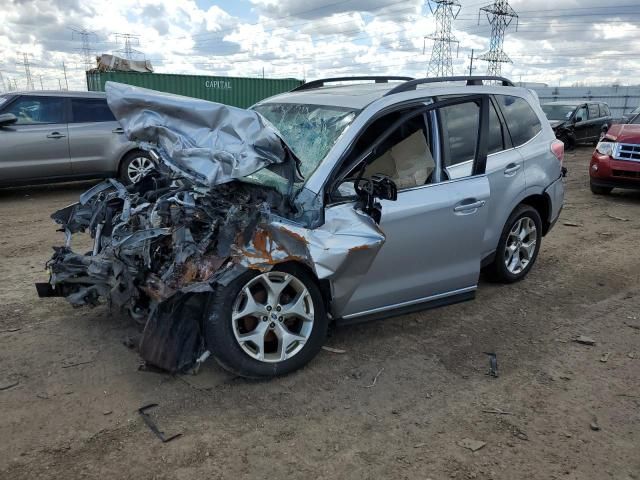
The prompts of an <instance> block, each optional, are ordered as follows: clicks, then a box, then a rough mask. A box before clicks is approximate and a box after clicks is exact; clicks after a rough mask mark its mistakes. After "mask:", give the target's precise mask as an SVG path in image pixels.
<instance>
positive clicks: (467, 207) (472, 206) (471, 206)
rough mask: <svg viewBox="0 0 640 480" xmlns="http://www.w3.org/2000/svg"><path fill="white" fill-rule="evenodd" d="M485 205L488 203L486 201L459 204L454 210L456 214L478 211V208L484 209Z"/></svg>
mask: <svg viewBox="0 0 640 480" xmlns="http://www.w3.org/2000/svg"><path fill="white" fill-rule="evenodd" d="M485 203H487V202H485V201H484V200H478V201H472V203H459V204H458V205H456V206H455V207H454V208H453V211H454V212H456V213H460V212H470V211H471V210H477V209H478V208H481V207H484V204H485Z"/></svg>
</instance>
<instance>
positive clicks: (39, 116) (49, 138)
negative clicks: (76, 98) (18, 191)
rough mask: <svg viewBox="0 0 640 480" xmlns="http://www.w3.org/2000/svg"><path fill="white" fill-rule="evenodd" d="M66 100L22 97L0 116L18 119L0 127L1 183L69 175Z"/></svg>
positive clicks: (13, 101) (32, 96)
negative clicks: (4, 114) (12, 116)
mask: <svg viewBox="0 0 640 480" xmlns="http://www.w3.org/2000/svg"><path fill="white" fill-rule="evenodd" d="M66 107H67V103H66V99H65V98H64V97H54V96H51V97H46V96H39V95H21V96H19V97H17V98H15V99H13V100H12V101H10V103H8V104H7V105H6V106H5V107H4V108H3V109H2V110H1V111H0V113H12V114H14V115H15V116H16V117H18V121H17V122H16V123H14V124H13V125H9V126H7V127H3V128H0V171H1V172H2V178H1V181H2V183H3V184H5V185H6V184H11V182H12V181H25V180H40V179H46V178H55V177H65V176H68V175H70V174H71V164H70V162H69V141H68V140H69V138H68V129H67V123H66Z"/></svg>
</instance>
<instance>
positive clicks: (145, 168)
mask: <svg viewBox="0 0 640 480" xmlns="http://www.w3.org/2000/svg"><path fill="white" fill-rule="evenodd" d="M152 170H153V162H152V161H151V160H149V159H148V158H147V157H135V158H134V159H133V160H131V162H129V166H128V167H127V176H128V177H129V181H130V182H131V183H137V182H138V181H140V179H141V178H142V177H144V176H145V175H146V174H148V173H150V172H151V171H152Z"/></svg>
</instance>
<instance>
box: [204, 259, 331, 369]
mask: <svg viewBox="0 0 640 480" xmlns="http://www.w3.org/2000/svg"><path fill="white" fill-rule="evenodd" d="M287 282H288V283H287ZM283 283H285V284H286V285H287V286H286V287H283V288H281V285H282V284H283ZM279 290H280V293H278V291H279ZM270 292H273V293H270ZM248 295H251V300H252V301H253V302H254V303H250V301H249V297H248ZM267 307H269V310H267ZM244 312H247V314H243V313H244ZM249 313H254V315H251V314H249ZM265 318H266V320H264V319H265ZM204 323H205V325H204V334H205V339H206V343H207V348H208V349H209V350H210V351H211V354H212V355H213V357H214V358H215V359H216V360H217V362H218V363H219V364H220V365H221V366H222V367H223V368H224V369H226V370H228V371H229V372H231V373H233V374H235V375H239V376H242V377H247V378H256V379H257V378H269V377H275V376H278V375H286V374H288V373H291V372H293V371H294V370H297V369H299V368H301V367H303V366H304V365H306V364H307V363H308V362H309V361H311V359H313V357H315V356H316V354H317V353H318V352H319V351H320V349H321V347H322V345H323V344H324V342H325V339H326V336H327V327H328V319H327V314H326V311H325V307H324V301H323V298H322V294H321V293H320V289H319V288H318V286H317V284H316V282H315V279H314V278H313V277H312V276H311V275H310V274H309V273H308V272H307V271H306V270H305V269H304V268H302V267H300V266H297V265H295V264H287V265H282V266H276V267H274V269H273V270H271V271H270V272H266V273H262V272H259V271H257V270H249V271H247V272H245V273H243V274H242V275H240V276H239V277H238V278H236V279H235V280H233V281H232V282H231V283H230V284H229V285H228V286H227V287H219V288H217V289H216V291H215V292H214V293H213V294H211V297H210V301H209V305H208V309H207V314H206V316H205V320H204ZM254 339H255V340H254Z"/></svg>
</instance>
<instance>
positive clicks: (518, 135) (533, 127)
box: [495, 95, 542, 147]
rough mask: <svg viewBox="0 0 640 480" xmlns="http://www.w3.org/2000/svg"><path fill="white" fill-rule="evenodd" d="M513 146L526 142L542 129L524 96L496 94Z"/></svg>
mask: <svg viewBox="0 0 640 480" xmlns="http://www.w3.org/2000/svg"><path fill="white" fill-rule="evenodd" d="M495 98H496V101H497V102H498V104H499V105H500V108H501V109H502V112H503V114H504V118H505V121H506V122H507V128H508V129H509V133H510V134H511V140H512V141H513V145H514V146H515V147H517V146H519V145H522V144H524V143H527V142H528V141H529V140H531V139H532V138H533V137H535V136H536V135H537V134H538V133H540V131H541V130H542V125H541V123H540V119H539V118H538V115H536V113H535V112H534V111H533V109H532V108H531V105H529V102H527V101H526V100H525V99H524V98H520V97H512V96H510V95H496V96H495Z"/></svg>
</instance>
